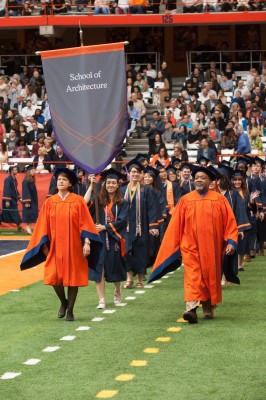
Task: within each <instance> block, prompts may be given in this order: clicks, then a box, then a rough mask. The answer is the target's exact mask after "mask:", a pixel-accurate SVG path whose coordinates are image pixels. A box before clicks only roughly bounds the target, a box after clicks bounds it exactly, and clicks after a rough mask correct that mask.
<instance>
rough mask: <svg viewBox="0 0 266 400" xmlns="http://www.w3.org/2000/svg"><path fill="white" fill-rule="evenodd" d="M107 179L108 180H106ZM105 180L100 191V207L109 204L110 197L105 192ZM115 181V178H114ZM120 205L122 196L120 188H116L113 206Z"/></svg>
mask: <svg viewBox="0 0 266 400" xmlns="http://www.w3.org/2000/svg"><path fill="white" fill-rule="evenodd" d="M107 179H108V178H107ZM107 179H106V180H105V181H104V183H103V184H102V187H101V190H100V195H99V198H100V204H101V206H102V207H106V206H107V205H108V204H109V203H110V201H111V200H110V197H109V194H108V192H107V190H106V181H107ZM114 179H115V178H114ZM116 181H117V182H118V179H116ZM121 203H122V195H121V191H120V187H119V186H118V188H117V190H116V192H115V194H114V198H113V204H114V205H116V204H121Z"/></svg>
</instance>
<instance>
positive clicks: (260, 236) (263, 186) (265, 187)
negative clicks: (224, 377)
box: [257, 177, 266, 248]
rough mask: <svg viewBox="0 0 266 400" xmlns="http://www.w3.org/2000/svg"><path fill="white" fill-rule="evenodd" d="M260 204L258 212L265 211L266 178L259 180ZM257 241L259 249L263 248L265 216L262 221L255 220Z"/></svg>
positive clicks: (265, 225) (265, 234) (265, 229)
mask: <svg viewBox="0 0 266 400" xmlns="http://www.w3.org/2000/svg"><path fill="white" fill-rule="evenodd" d="M260 202H261V206H260V207H259V211H261V212H265V211H266V178H265V177H261V178H260ZM257 240H258V245H259V248H262V247H263V244H264V242H266V215H265V216H264V219H263V220H262V221H261V220H260V218H259V219H258V220H257Z"/></svg>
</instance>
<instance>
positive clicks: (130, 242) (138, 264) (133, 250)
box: [121, 185, 158, 275]
mask: <svg viewBox="0 0 266 400" xmlns="http://www.w3.org/2000/svg"><path fill="white" fill-rule="evenodd" d="M126 190H127V186H124V187H122V188H121V191H122V194H123V195H125V192H126ZM154 199H155V197H154V193H153V189H152V188H151V187H149V186H144V185H140V219H141V235H140V234H137V233H136V228H137V226H136V225H137V221H136V193H135V195H134V197H133V198H132V202H130V200H128V203H129V213H128V227H127V232H126V235H125V239H126V255H125V258H124V259H125V263H126V268H127V271H132V272H133V273H135V274H143V275H145V273H146V267H147V264H148V260H149V245H150V234H149V230H150V229H158V212H157V207H156V203H155V200H154Z"/></svg>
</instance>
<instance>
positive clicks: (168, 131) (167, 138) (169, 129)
mask: <svg viewBox="0 0 266 400" xmlns="http://www.w3.org/2000/svg"><path fill="white" fill-rule="evenodd" d="M163 121H164V123H165V124H164V126H165V131H164V133H163V134H162V139H163V141H164V143H173V139H172V135H173V129H174V128H173V124H172V122H171V121H169V118H167V116H166V115H165V116H164V117H163Z"/></svg>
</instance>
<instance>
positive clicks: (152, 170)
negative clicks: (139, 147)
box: [144, 166, 160, 178]
mask: <svg viewBox="0 0 266 400" xmlns="http://www.w3.org/2000/svg"><path fill="white" fill-rule="evenodd" d="M144 172H145V174H151V175H153V176H154V177H155V178H156V177H157V176H158V175H159V173H160V172H159V171H158V169H155V168H152V167H151V166H147V167H146V168H144Z"/></svg>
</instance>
